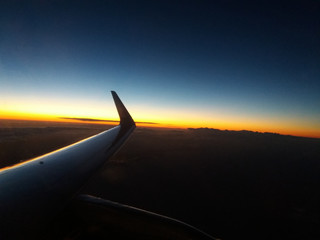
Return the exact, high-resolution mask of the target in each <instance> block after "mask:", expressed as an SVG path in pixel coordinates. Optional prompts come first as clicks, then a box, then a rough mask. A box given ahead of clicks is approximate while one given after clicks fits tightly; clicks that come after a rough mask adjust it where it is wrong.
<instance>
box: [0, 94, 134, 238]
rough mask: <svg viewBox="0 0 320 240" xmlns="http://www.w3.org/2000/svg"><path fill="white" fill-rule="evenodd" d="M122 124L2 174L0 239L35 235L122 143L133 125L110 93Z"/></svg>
mask: <svg viewBox="0 0 320 240" xmlns="http://www.w3.org/2000/svg"><path fill="white" fill-rule="evenodd" d="M112 96H113V99H114V102H115V105H116V107H117V110H118V113H119V117H120V124H119V125H118V126H116V127H114V128H112V129H109V130H107V131H104V132H102V133H100V134H97V135H95V136H93V137H89V138H87V139H84V140H82V141H79V142H77V143H75V144H72V145H69V146H67V147H64V148H61V149H59V150H56V151H54V152H51V153H48V154H45V155H43V156H40V157H37V158H34V159H31V160H29V161H26V162H24V163H22V164H18V165H15V166H12V167H8V168H4V169H1V170H0V222H1V226H0V238H1V239H2V238H4V239H9V238H19V237H22V236H25V234H30V233H31V234H32V233H35V232H38V231H39V229H41V228H42V227H43V226H44V225H46V224H48V222H49V221H50V220H51V219H53V218H54V217H56V215H57V214H58V213H60V212H61V211H62V210H63V209H64V207H65V206H66V205H67V204H68V203H69V202H70V201H71V199H72V198H73V197H74V196H75V195H76V194H77V193H78V192H79V191H80V189H81V188H82V186H83V185H84V184H85V183H86V182H87V181H88V180H89V178H90V177H91V176H92V175H93V174H94V173H96V172H97V171H98V170H99V169H100V168H101V167H102V166H103V165H104V164H105V162H106V161H107V160H108V159H109V158H110V157H111V156H112V155H113V154H114V153H115V152H116V151H117V150H119V149H120V147H121V146H122V145H123V143H124V142H125V141H126V140H127V138H128V137H129V136H130V134H131V133H132V132H133V130H134V128H135V123H134V121H133V119H132V117H131V116H130V114H129V112H128V111H127V109H126V108H125V106H124V105H123V103H122V102H121V100H120V98H119V97H118V95H117V94H116V93H115V92H114V91H112Z"/></svg>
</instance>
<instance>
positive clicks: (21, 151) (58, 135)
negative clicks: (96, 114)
mask: <svg viewBox="0 0 320 240" xmlns="http://www.w3.org/2000/svg"><path fill="white" fill-rule="evenodd" d="M0 123H1V122H0ZM106 128H108V126H103V125H86V124H61V123H60V124H53V123H47V124H44V123H42V124H40V123H39V124H37V123H33V124H31V123H30V124H27V125H26V124H24V123H21V124H20V125H19V124H16V123H15V124H11V125H10V124H8V123H6V124H2V126H1V125H0V166H1V167H4V166H8V165H11V164H14V163H17V162H19V161H23V160H27V159H30V158H32V157H35V156H38V155H41V154H44V153H47V152H49V151H52V150H55V149H57V148H60V147H63V146H65V145H68V144H71V143H73V142H75V141H78V140H81V139H83V138H85V137H88V136H91V135H93V134H96V133H98V132H101V131H102V130H103V129H106ZM319 172H320V139H311V138H300V137H292V136H282V135H277V134H268V133H264V134H263V133H255V132H248V131H220V130H214V129H188V130H168V129H155V128H153V129H151V128H137V129H136V130H135V132H134V134H133V135H132V137H131V138H130V140H129V141H128V142H127V144H126V145H125V146H124V147H123V148H122V149H121V151H119V152H118V154H117V155H115V156H114V157H113V158H112V159H111V160H110V162H109V163H108V164H107V165H106V167H105V168H104V169H103V170H102V171H101V172H100V173H99V174H98V175H97V176H96V177H95V178H94V179H93V180H92V181H91V182H90V183H89V184H88V186H87V187H86V188H85V189H84V193H87V194H92V195H95V196H99V197H102V198H106V199H109V200H112V201H116V202H120V203H124V204H127V205H132V206H135V207H138V208H142V209H146V210H149V211H153V212H157V213H160V214H163V215H167V216H170V217H173V218H177V219H180V220H182V221H184V222H187V223H189V224H192V225H194V226H196V227H198V228H200V229H202V230H204V231H206V232H208V233H209V234H212V235H213V236H216V237H219V238H222V239H239V238H240V239H243V238H246V239H320V192H319V187H320V174H319Z"/></svg>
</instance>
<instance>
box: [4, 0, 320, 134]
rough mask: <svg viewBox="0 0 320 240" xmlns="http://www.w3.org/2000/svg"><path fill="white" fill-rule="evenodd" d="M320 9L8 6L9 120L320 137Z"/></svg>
mask: <svg viewBox="0 0 320 240" xmlns="http://www.w3.org/2000/svg"><path fill="white" fill-rule="evenodd" d="M318 13H319V2H318V1H309V0H308V1H258V2H253V1H241V2H239V1H90V3H88V2H83V1H59V0H57V1H27V2H26V1H1V5H0V32H1V39H0V96H1V98H0V115H1V117H2V118H7V119H8V118H11V119H12V118H14V119H17V118H18V119H51V120H52V119H55V120H57V118H60V117H73V118H74V117H76V118H97V119H107V120H110V119H111V120H115V119H116V118H117V115H116V112H115V111H114V109H113V106H112V102H111V101H110V97H109V91H110V90H116V91H117V92H118V93H119V94H120V96H121V97H122V98H123V100H124V101H125V102H126V103H127V105H128V107H129V108H130V109H131V111H132V115H133V117H134V118H135V120H136V121H141V122H153V123H158V124H159V126H160V125H161V126H162V127H163V126H166V127H184V128H188V127H213V128H218V129H231V130H232V129H234V130H243V129H245V130H251V131H261V132H277V133H281V134H291V135H298V136H309V137H320V121H319V119H320V105H319V103H320V85H319V84H320V81H319V79H320V72H319V69H320V66H319V62H320V57H319V56H320V49H319V46H320V44H319V42H320V41H319V39H320V37H319V21H320V20H319V18H320V17H319V14H318Z"/></svg>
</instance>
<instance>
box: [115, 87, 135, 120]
mask: <svg viewBox="0 0 320 240" xmlns="http://www.w3.org/2000/svg"><path fill="white" fill-rule="evenodd" d="M111 94H112V97H113V100H114V103H115V105H116V108H117V111H118V114H119V117H120V125H122V126H123V125H130V126H135V122H134V121H133V119H132V117H131V115H130V113H129V112H128V110H127V109H126V107H125V106H124V104H123V103H122V101H121V100H120V98H119V96H118V94H117V93H116V92H115V91H113V90H112V91H111Z"/></svg>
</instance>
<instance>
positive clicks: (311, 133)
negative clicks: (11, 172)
mask: <svg viewBox="0 0 320 240" xmlns="http://www.w3.org/2000/svg"><path fill="white" fill-rule="evenodd" d="M0 116H1V117H0V119H7V120H9V119H11V120H30V121H52V122H70V123H80V124H81V123H83V124H84V123H85V124H104V125H117V124H118V120H119V119H113V118H110V121H109V122H108V121H103V118H95V119H98V120H102V121H101V122H100V121H97V122H95V121H94V122H93V121H79V120H75V119H61V118H60V116H59V117H58V116H54V115H44V114H34V113H21V112H13V111H11V112H9V111H7V112H4V111H1V110H0ZM63 117H65V116H63ZM134 119H135V121H136V125H137V126H139V127H155V128H182V129H186V128H215V129H221V130H226V129H227V130H236V131H239V130H248V131H257V132H272V133H279V134H283V135H294V136H301V137H313V138H320V130H314V129H312V128H307V127H305V128H299V127H296V126H295V125H294V124H291V125H290V124H288V123H286V124H284V125H282V124H281V125H280V124H279V125H276V124H274V123H266V122H255V121H238V122H236V121H237V119H235V120H234V121H231V120H226V121H221V120H220V121H200V120H199V119H197V118H195V117H193V118H192V117H190V118H188V119H186V120H174V119H169V118H164V117H163V118H162V119H158V120H157V119H152V118H148V119H141V118H134ZM113 121H115V122H113Z"/></svg>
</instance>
